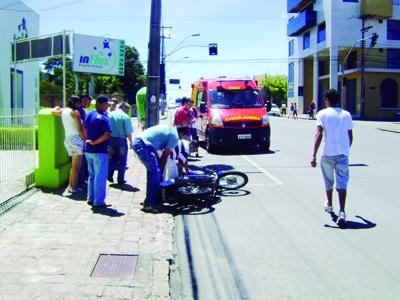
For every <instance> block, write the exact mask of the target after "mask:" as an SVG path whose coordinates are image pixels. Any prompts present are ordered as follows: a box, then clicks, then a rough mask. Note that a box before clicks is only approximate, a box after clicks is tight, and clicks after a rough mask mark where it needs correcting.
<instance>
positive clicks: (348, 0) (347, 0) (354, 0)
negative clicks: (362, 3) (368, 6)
mask: <svg viewBox="0 0 400 300" xmlns="http://www.w3.org/2000/svg"><path fill="white" fill-rule="evenodd" d="M343 2H358V0H343Z"/></svg>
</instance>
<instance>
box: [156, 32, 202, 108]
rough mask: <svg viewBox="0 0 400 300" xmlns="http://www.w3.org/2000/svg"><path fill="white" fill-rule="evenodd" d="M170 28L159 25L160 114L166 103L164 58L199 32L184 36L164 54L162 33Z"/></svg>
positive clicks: (163, 36) (198, 34)
mask: <svg viewBox="0 0 400 300" xmlns="http://www.w3.org/2000/svg"><path fill="white" fill-rule="evenodd" d="M165 28H167V29H170V28H172V27H164V26H162V27H161V30H162V32H161V64H160V98H161V101H162V102H161V114H162V115H163V114H164V107H165V105H166V101H167V100H166V99H167V84H166V74H165V73H166V70H165V59H166V57H167V56H169V55H171V54H172V53H174V52H176V51H178V50H179V49H180V48H179V46H180V45H182V44H183V42H184V41H186V40H187V39H188V38H190V37H192V36H200V33H194V34H190V35H188V36H186V37H185V38H184V39H183V40H182V41H180V42H179V43H178V45H176V46H175V48H174V49H173V50H172V51H171V52H170V53H168V54H165V42H164V39H165V38H166V37H165V35H164V29H165Z"/></svg>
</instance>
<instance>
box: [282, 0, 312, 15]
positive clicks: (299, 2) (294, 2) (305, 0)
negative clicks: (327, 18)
mask: <svg viewBox="0 0 400 300" xmlns="http://www.w3.org/2000/svg"><path fill="white" fill-rule="evenodd" d="M310 3H313V0H287V11H288V13H297V12H300V11H301V10H302V8H304V7H305V6H307V5H308V4H310Z"/></svg>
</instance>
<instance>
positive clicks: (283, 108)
mask: <svg viewBox="0 0 400 300" xmlns="http://www.w3.org/2000/svg"><path fill="white" fill-rule="evenodd" d="M281 114H282V115H284V116H286V104H285V103H282V105H281Z"/></svg>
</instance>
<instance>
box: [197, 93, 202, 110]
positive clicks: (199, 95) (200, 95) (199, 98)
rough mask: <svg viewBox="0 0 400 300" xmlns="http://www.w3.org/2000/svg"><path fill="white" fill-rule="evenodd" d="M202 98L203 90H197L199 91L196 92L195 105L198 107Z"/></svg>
mask: <svg viewBox="0 0 400 300" xmlns="http://www.w3.org/2000/svg"><path fill="white" fill-rule="evenodd" d="M202 98H203V91H199V92H198V93H197V101H196V103H197V107H200V104H201V101H202Z"/></svg>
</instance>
